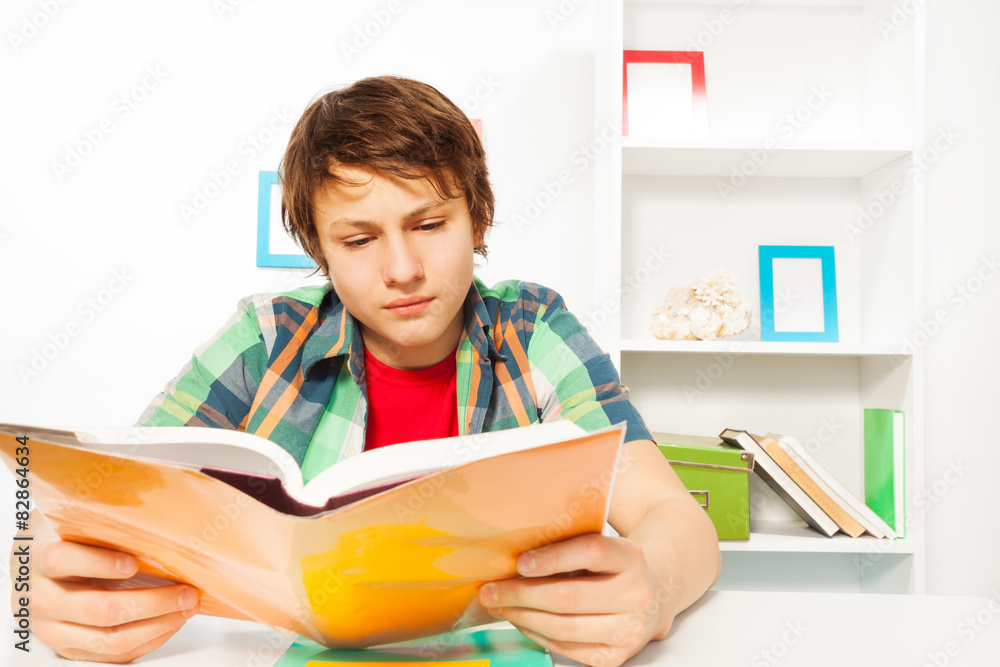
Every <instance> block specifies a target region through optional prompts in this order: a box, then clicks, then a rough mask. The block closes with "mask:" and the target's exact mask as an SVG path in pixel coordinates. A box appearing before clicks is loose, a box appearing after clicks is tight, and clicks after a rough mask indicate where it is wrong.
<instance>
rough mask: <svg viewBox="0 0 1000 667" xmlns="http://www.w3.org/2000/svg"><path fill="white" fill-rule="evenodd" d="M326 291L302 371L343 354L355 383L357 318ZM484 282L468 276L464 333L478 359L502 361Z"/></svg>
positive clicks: (360, 366) (358, 376)
mask: <svg viewBox="0 0 1000 667" xmlns="http://www.w3.org/2000/svg"><path fill="white" fill-rule="evenodd" d="M327 288H328V289H329V291H328V292H327V294H326V296H324V297H323V300H322V301H321V302H320V305H319V321H318V323H317V324H316V326H315V328H314V329H313V331H312V333H310V334H309V338H308V340H306V342H305V345H304V346H303V350H302V374H303V375H304V376H305V375H308V374H309V372H310V371H311V370H312V367H313V366H314V365H315V364H316V363H318V362H319V361H322V360H323V359H333V358H334V357H339V356H343V355H347V361H348V367H349V369H350V371H351V376H352V377H353V378H354V381H355V382H357V383H358V384H359V385H360V384H361V381H362V378H363V376H364V344H363V342H362V339H361V328H360V326H359V324H358V321H357V320H356V319H355V318H354V316H353V315H351V314H350V313H349V312H347V309H346V308H344V304H343V302H342V301H341V300H340V297H338V296H337V293H336V292H335V291H334V289H333V285H331V284H330V283H327ZM486 291H488V288H487V287H486V285H485V284H484V283H483V282H482V281H481V280H480V279H479V278H476V277H473V279H472V285H470V286H469V293H468V295H467V296H466V297H465V306H464V308H465V333H466V335H467V336H468V337H469V341H470V342H471V343H472V348H473V349H474V350H475V351H476V352H477V353H478V355H479V357H480V358H496V359H499V360H501V361H505V360H506V359H507V357H506V356H505V355H503V354H501V353H500V344H501V343H502V342H503V341H502V338H501V339H499V340H497V339H494V335H493V325H492V318H490V313H489V309H488V308H487V307H486V302H485V301H483V297H482V295H481V293H482V292H486Z"/></svg>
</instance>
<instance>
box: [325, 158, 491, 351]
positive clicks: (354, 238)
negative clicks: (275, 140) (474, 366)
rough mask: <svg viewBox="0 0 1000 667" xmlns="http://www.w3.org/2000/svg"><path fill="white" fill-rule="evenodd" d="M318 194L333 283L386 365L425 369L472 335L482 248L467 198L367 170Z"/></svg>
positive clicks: (350, 172) (349, 172)
mask: <svg viewBox="0 0 1000 667" xmlns="http://www.w3.org/2000/svg"><path fill="white" fill-rule="evenodd" d="M338 175H340V176H342V177H344V178H346V179H348V180H350V181H358V182H362V183H363V185H348V184H343V183H339V182H334V181H330V182H328V183H327V184H325V185H324V186H322V187H320V188H319V190H317V192H316V195H315V197H314V199H313V217H314V220H315V222H316V231H317V233H318V235H319V243H320V248H321V249H322V251H323V256H324V257H325V259H326V262H327V266H328V267H329V271H330V280H331V282H332V283H333V286H334V289H336V291H337V295H338V296H339V297H340V299H341V301H343V303H344V306H345V307H346V308H347V310H348V311H349V312H350V313H351V314H352V315H354V317H355V318H356V319H357V320H358V322H359V323H360V324H361V333H362V338H363V339H364V342H365V347H367V348H368V350H369V352H371V353H372V354H373V355H374V356H375V358H376V359H378V360H379V361H381V362H383V363H386V364H389V365H390V366H393V367H395V368H407V369H410V368H424V367H427V366H431V365H433V364H435V363H437V362H439V361H441V360H442V359H444V358H445V357H446V356H447V355H449V354H451V353H453V352H454V350H455V348H456V347H457V346H458V341H459V339H460V338H461V335H462V331H463V329H464V316H463V310H462V306H463V304H464V303H465V297H466V295H467V294H468V292H469V287H470V286H471V285H472V270H473V250H474V247H475V241H474V234H473V225H472V218H471V216H470V214H469V207H468V205H467V204H466V201H465V197H464V196H459V197H456V198H454V199H441V198H440V197H439V196H438V194H437V193H436V192H435V191H434V187H433V185H431V183H430V181H428V180H427V179H426V178H420V179H404V178H399V177H397V176H394V175H391V174H382V173H378V172H374V171H372V170H368V169H364V168H361V167H340V169H339V170H338Z"/></svg>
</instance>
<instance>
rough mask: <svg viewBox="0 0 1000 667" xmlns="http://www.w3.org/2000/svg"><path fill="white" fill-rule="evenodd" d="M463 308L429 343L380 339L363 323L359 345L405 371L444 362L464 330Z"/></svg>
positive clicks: (454, 348) (386, 362)
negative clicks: (395, 342) (408, 345)
mask: <svg viewBox="0 0 1000 667" xmlns="http://www.w3.org/2000/svg"><path fill="white" fill-rule="evenodd" d="M463 310H464V309H462V310H459V313H458V316H457V317H456V318H455V319H454V320H453V321H452V322H451V324H449V326H448V328H447V329H445V331H444V332H443V333H442V335H441V336H439V337H438V339H437V340H435V341H433V342H431V343H427V344H425V345H419V346H414V347H406V346H400V345H397V344H394V343H393V342H391V341H385V340H383V339H382V338H381V337H380V336H378V335H376V334H374V333H373V332H371V331H370V330H369V329H368V328H367V327H365V326H364V325H363V324H362V325H361V340H362V344H363V345H364V346H365V349H366V350H368V352H369V353H370V354H371V355H372V356H373V357H375V358H376V359H378V360H379V361H380V362H382V363H383V364H385V365H386V366H389V367H390V368H396V369H398V370H404V371H407V370H419V369H421V368H429V367H431V366H433V365H435V364H437V363H440V362H441V361H444V359H445V358H446V357H447V356H448V355H449V354H455V351H456V350H457V348H458V344H459V341H461V339H462V335H463V334H464V333H465V318H464V317H463V316H462V313H463Z"/></svg>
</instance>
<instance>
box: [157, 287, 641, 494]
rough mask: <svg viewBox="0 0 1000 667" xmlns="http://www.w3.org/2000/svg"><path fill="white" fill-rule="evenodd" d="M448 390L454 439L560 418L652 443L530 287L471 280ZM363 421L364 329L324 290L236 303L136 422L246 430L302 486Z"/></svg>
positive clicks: (614, 384)
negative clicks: (276, 451) (453, 382)
mask: <svg viewBox="0 0 1000 667" xmlns="http://www.w3.org/2000/svg"><path fill="white" fill-rule="evenodd" d="M457 390H458V419H459V424H458V427H459V433H461V434H463V435H465V434H470V433H481V432H483V431H495V430H499V429H506V428H515V427H518V426H526V425H528V424H532V423H535V422H538V421H546V420H551V419H560V418H561V419H571V420H572V421H574V422H576V423H577V424H579V425H580V426H582V427H583V428H585V429H588V430H593V429H596V428H600V427H603V426H607V425H609V424H615V423H618V422H622V421H624V422H627V432H626V440H640V439H651V436H650V434H649V431H648V430H647V428H646V425H645V423H644V422H643V420H642V417H640V416H639V413H638V412H637V411H636V409H635V408H634V407H633V406H632V404H631V403H630V402H629V400H628V390H627V389H626V388H624V387H623V386H622V385H621V382H620V381H619V377H618V372H617V371H616V370H615V368H614V365H613V364H612V363H611V360H610V358H609V357H608V355H607V354H605V353H604V352H603V351H602V350H601V349H600V347H598V345H597V344H596V343H595V342H594V340H593V339H592V338H591V337H590V336H589V335H588V334H587V332H586V330H585V329H584V328H583V326H582V325H581V324H580V322H579V321H578V320H577V319H576V317H574V316H573V315H572V314H571V313H570V312H569V311H568V310H567V309H566V307H565V305H564V304H563V299H562V297H561V296H559V295H558V294H557V293H556V292H554V291H553V290H550V289H548V288H546V287H542V286H541V285H536V284H534V283H527V282H519V281H513V280H512V281H505V282H502V283H500V284H498V285H496V286H495V287H493V288H492V289H491V288H488V287H486V286H485V285H484V284H483V283H482V282H481V281H480V280H479V279H478V278H476V279H475V280H474V283H473V285H472V286H471V287H470V289H469V294H468V297H467V298H466V301H465V332H464V333H463V335H462V339H461V342H460V343H459V347H458V352H457ZM366 415H367V398H366V393H365V381H364V349H363V347H362V340H361V332H360V329H359V328H358V323H357V321H356V320H355V319H354V317H353V316H352V315H351V314H350V313H348V312H347V310H346V309H345V308H344V306H343V304H342V303H341V301H340V299H339V298H338V297H337V295H336V293H335V292H334V291H333V290H332V288H331V286H330V284H329V283H328V284H326V285H323V286H315V287H305V288H301V289H298V290H295V291H293V292H288V293H284V294H276V295H275V294H270V295H255V296H251V297H248V298H245V299H243V300H242V301H240V303H239V307H238V310H237V312H236V314H235V315H233V317H232V318H231V319H230V320H229V322H227V323H226V325H225V326H224V327H223V328H222V329H221V330H220V331H219V332H218V333H217V334H216V335H215V336H214V337H213V338H212V339H211V340H209V341H208V342H207V343H205V344H204V345H202V346H201V347H200V348H198V350H196V351H195V354H194V356H193V358H192V359H191V361H190V362H189V363H188V364H187V365H186V366H185V367H184V368H183V369H182V370H181V373H180V375H178V376H177V377H176V378H174V379H173V380H171V381H170V383H169V384H168V385H167V386H166V388H165V389H164V391H163V392H162V393H160V394H159V395H158V396H157V397H156V398H155V399H153V402H152V403H150V405H149V407H147V408H146V410H145V411H144V412H143V414H142V415H141V416H140V417H139V423H140V424H141V425H144V426H211V427H216V428H228V429H234V430H235V429H238V430H241V431H246V432H248V433H255V434H257V435H259V436H262V437H265V438H268V439H269V440H271V441H273V442H275V443H277V444H278V445H280V446H282V447H283V448H285V449H286V450H288V451H289V452H290V453H291V454H292V456H294V457H295V459H296V460H297V461H298V462H299V465H300V466H301V467H302V474H303V477H304V478H305V479H306V480H307V481H308V480H309V479H312V478H313V477H315V476H316V475H317V474H318V473H320V472H322V471H323V470H325V469H326V468H327V467H329V466H331V465H333V464H334V463H337V462H338V461H340V460H342V459H344V458H346V457H348V456H353V455H355V454H358V453H359V452H361V451H362V450H363V449H364V444H365V424H366Z"/></svg>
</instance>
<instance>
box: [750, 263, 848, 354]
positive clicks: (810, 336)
mask: <svg viewBox="0 0 1000 667" xmlns="http://www.w3.org/2000/svg"><path fill="white" fill-rule="evenodd" d="M758 258H759V262H760V339H761V340H762V341H777V342H816V343H836V342H838V341H839V340H840V335H839V329H838V321H837V270H836V253H835V250H834V247H833V246H790V245H762V246H758Z"/></svg>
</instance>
